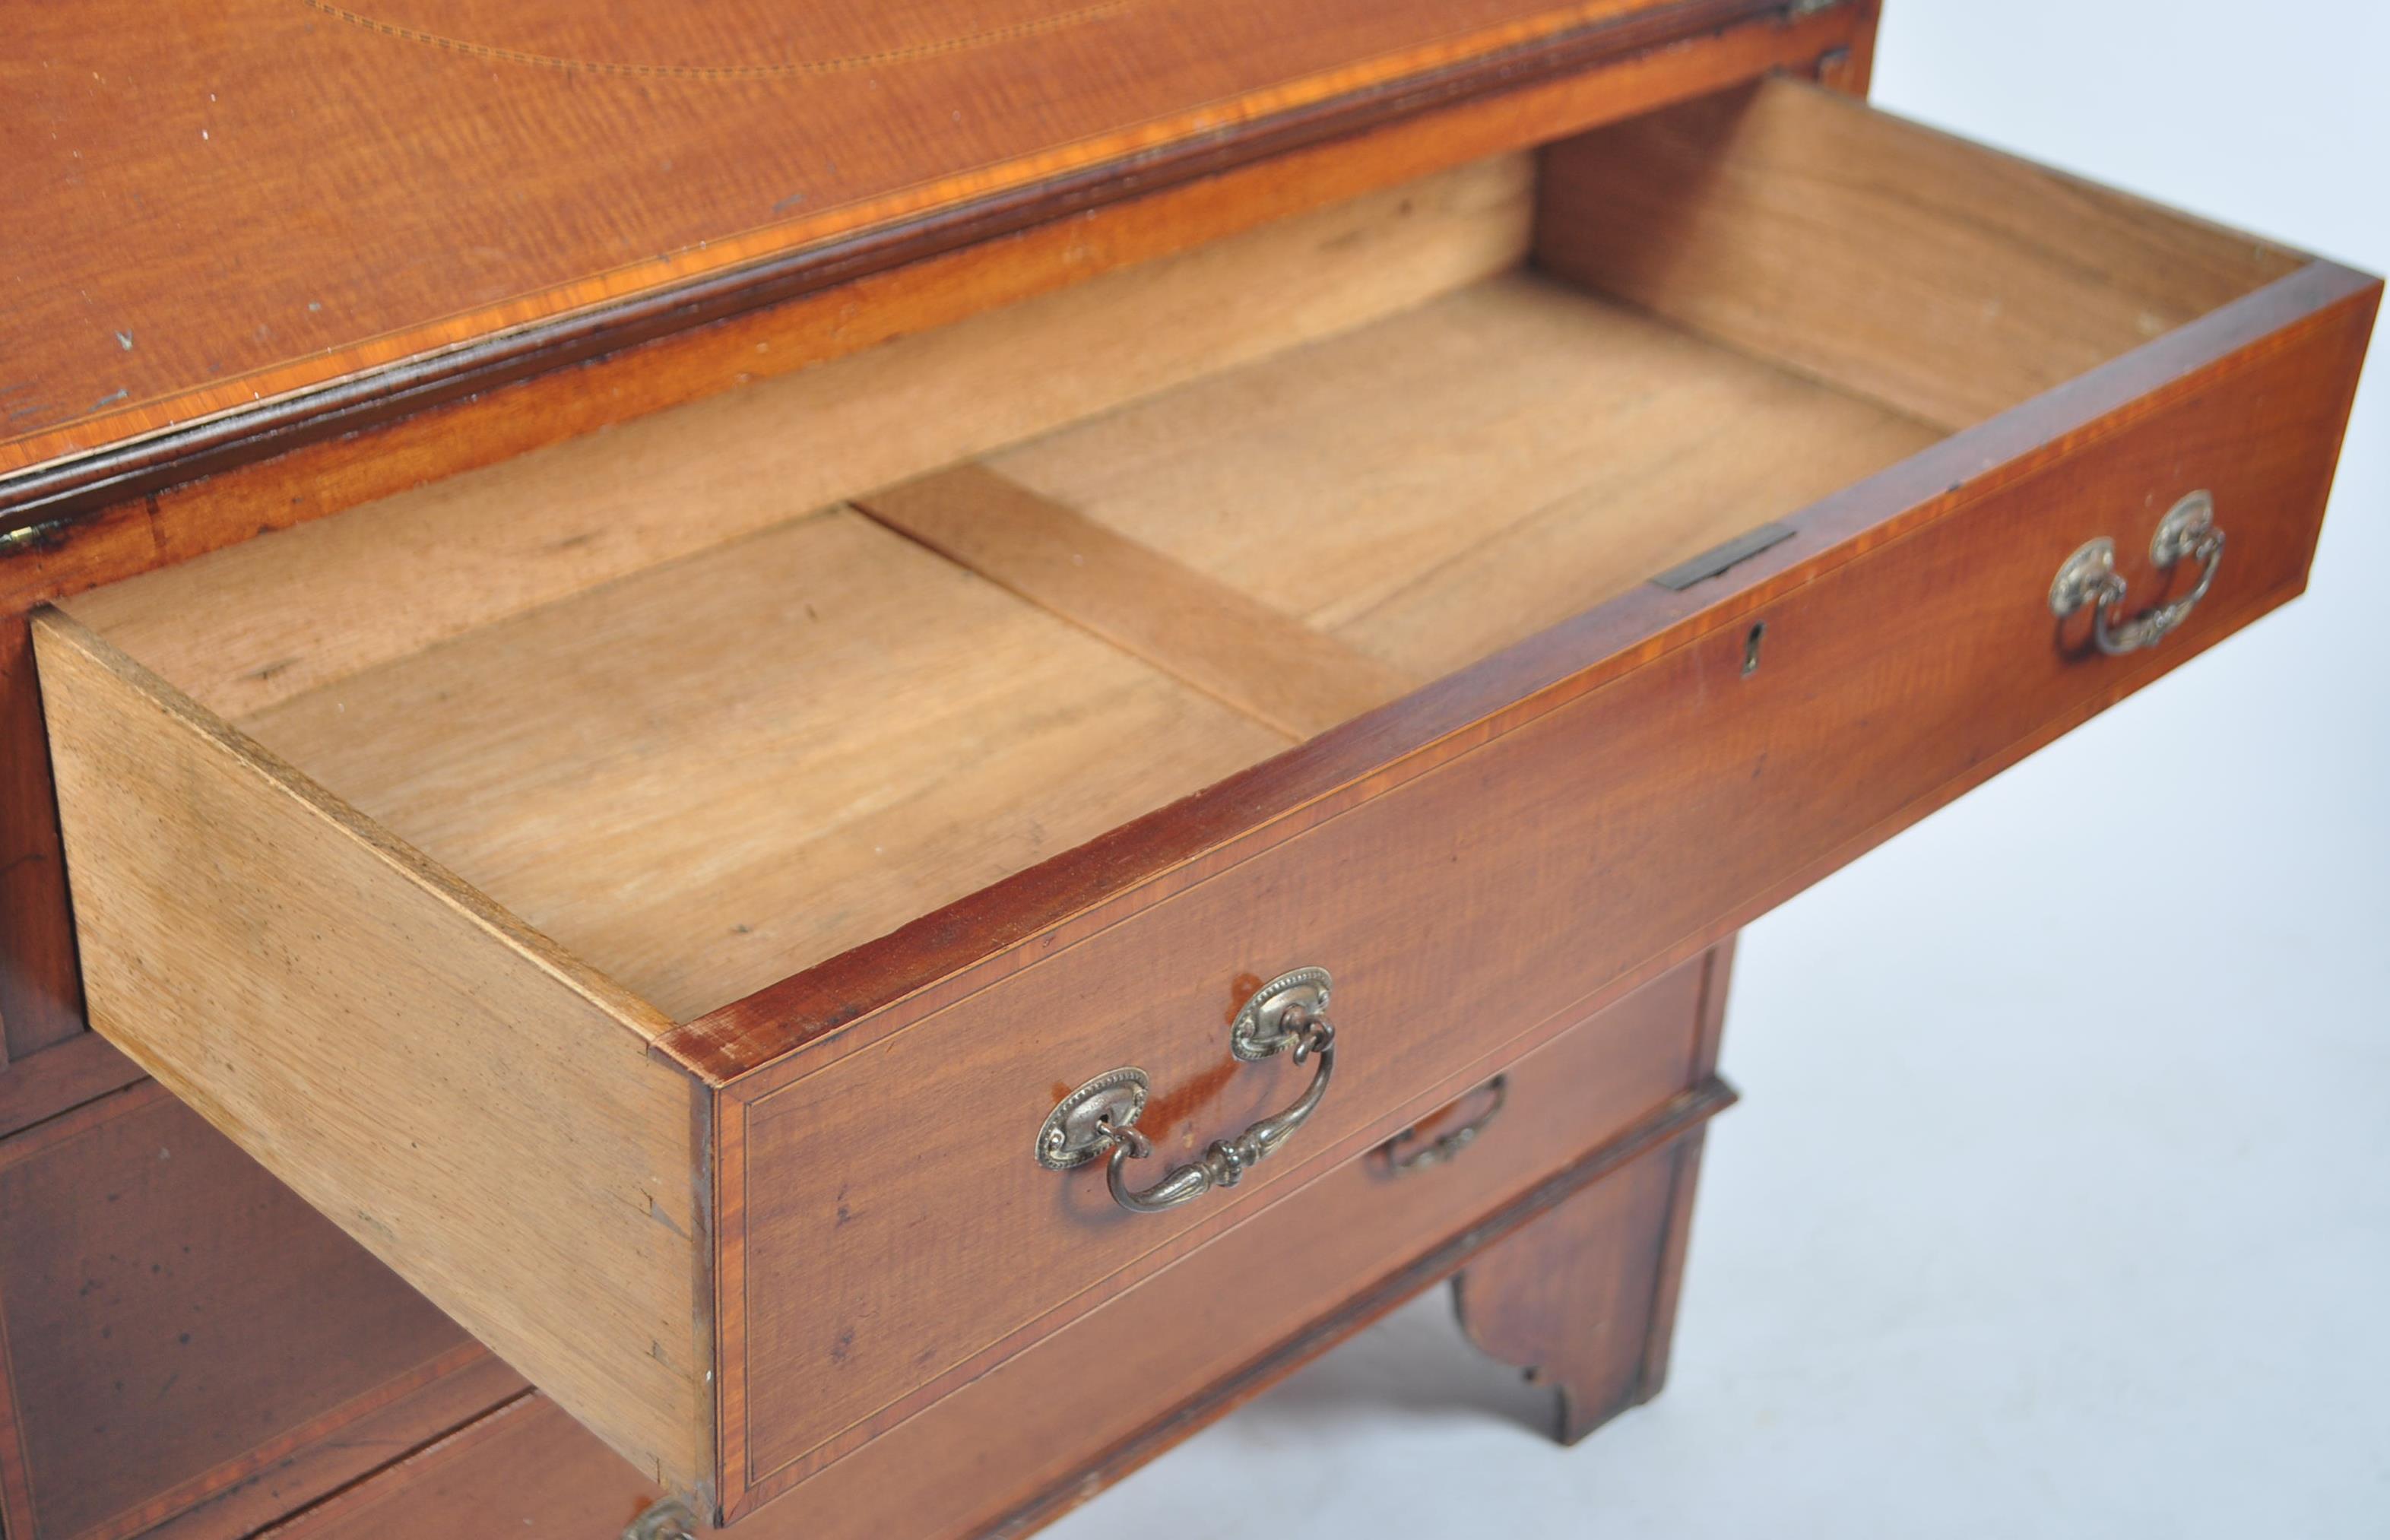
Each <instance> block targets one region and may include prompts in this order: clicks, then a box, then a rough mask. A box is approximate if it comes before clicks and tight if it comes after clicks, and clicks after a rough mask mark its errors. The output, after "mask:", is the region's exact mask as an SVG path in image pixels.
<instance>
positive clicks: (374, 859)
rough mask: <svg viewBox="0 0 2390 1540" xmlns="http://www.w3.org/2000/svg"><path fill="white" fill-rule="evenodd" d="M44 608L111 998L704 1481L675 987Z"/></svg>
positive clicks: (561, 1383) (646, 1446)
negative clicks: (467, 878) (418, 841)
mask: <svg viewBox="0 0 2390 1540" xmlns="http://www.w3.org/2000/svg"><path fill="white" fill-rule="evenodd" d="M35 631H36V639H37V645H38V648H39V651H40V658H41V666H42V677H43V685H44V689H45V698H46V703H47V711H48V718H49V726H50V738H51V744H52V749H53V754H54V757H55V760H56V766H57V774H58V787H59V791H60V796H59V802H60V805H61V806H62V808H63V809H64V810H65V815H64V820H63V821H64V826H65V831H66V842H67V860H68V868H69V871H70V873H71V886H72V890H73V897H74V902H75V906H76V911H77V918H78V921H79V929H80V934H81V937H82V943H83V959H84V981H85V990H86V994H87V996H88V999H89V1002H90V1010H91V1017H92V1024H93V1026H94V1027H95V1028H96V1030H98V1031H99V1032H100V1033H102V1034H103V1035H105V1036H107V1037H108V1038H109V1040H110V1041H112V1042H114V1043H115V1044H116V1045H117V1046H119V1047H121V1048H122V1049H123V1050H124V1051H125V1052H126V1053H127V1054H129V1055H130V1056H131V1057H132V1058H134V1059H135V1060H137V1061H138V1062H139V1063H140V1064H141V1065H142V1066H143V1067H144V1068H145V1069H147V1070H148V1072H150V1073H151V1074H153V1075H155V1076H156V1077H157V1078H158V1079H159V1080H160V1081H161V1082H163V1083H164V1084H166V1085H168V1086H169V1087H170V1088H172V1089H173V1090H174V1091H175V1092H176V1093H177V1094H178V1095H180V1096H181V1097H183V1098H184V1099H185V1100H186V1101H188V1102H189V1103H190V1104H191V1105H192V1106H193V1107H194V1108H196V1109H197V1110H199V1112H200V1113H201V1114H202V1115H203V1116H205V1117H206V1118H207V1119H208V1121H209V1122H211V1123H214V1124H215V1125H216V1126H217V1127H218V1128H220V1129H222V1130H223V1131H224V1132H225V1133H226V1134H227V1135H229V1136H231V1137H232V1139H233V1140H234V1142H235V1143H237V1144H238V1145H239V1146H241V1148H243V1149H247V1150H248V1151H249V1152H250V1153H251V1155H253V1156H255V1157H256V1158H257V1159H258V1160H259V1161H261V1162H262V1163H263V1164H264V1165H265V1166H266V1167H267V1168H268V1169H269V1170H271V1171H273V1172H274V1173H275V1174H276V1175H278V1176H280V1177H281V1178H282V1179H283V1180H284V1181H286V1182H288V1183H289V1184H290V1186H292V1187H295V1188H297V1189H298V1191H299V1192H300V1194H301V1195H302V1197H304V1198H306V1199H307V1200H309V1201H311V1202H313V1203H314V1204H315V1206H316V1207H317V1208H318V1209H321V1210H322V1211H323V1212H324V1213H327V1214H328V1215H329V1216H330V1217H331V1218H332V1219H333V1221H334V1222H335V1223H337V1224H339V1225H340V1226H341V1227H342V1228H343V1229H345V1230H347V1231H348V1232H349V1234H351V1235H352V1236H353V1237H355V1238H356V1239H357V1240H358V1241H359V1242H360V1243H361V1244H363V1245H364V1246H365V1247H366V1250H368V1251H372V1252H373V1253H374V1254H375V1255H377V1256H379V1257H380V1258H381V1259H382V1260H383V1261H384V1262H386V1263H388V1264H390V1265H391V1266H392V1268H394V1269H395V1270H396V1271H397V1272H398V1273H399V1274H400V1275H401V1276H402V1277H405V1278H406V1279H407V1280H408V1281H409V1282H411V1283H413V1284H414V1285H415V1286H416V1287H417V1288H418V1289H419V1290H422V1291H423V1293H424V1294H426V1295H427V1296H429V1297H430V1299H431V1301H432V1302H433V1303H436V1304H438V1305H439V1306H441V1308H443V1309H444V1310H446V1311H447V1312H448V1313H449V1314H450V1315H453V1316H455V1317H456V1319H457V1320H458V1321H459V1322H461V1323H462V1324H463V1325H465V1326H466V1327H467V1328H469V1329H470V1330H472V1331H473V1332H474V1333H475V1334H476V1335H478V1336H479V1337H480V1338H481V1339H482V1341H484V1342H486V1343H488V1344H489V1345H490V1346H491V1347H492V1348H493V1349H495V1351H496V1352H497V1353H498V1354H500V1355H501V1356H503V1357H504V1358H505V1359H506V1360H507V1361H508V1362H509V1363H510V1364H512V1365H514V1366H515V1367H517V1368H519V1369H520V1370H521V1371H522V1372H523V1373H524V1374H525V1375H526V1376H528V1377H529V1378H530V1379H532V1380H533V1381H534V1382H536V1383H538V1384H539V1385H541V1386H542V1387H543V1388H545V1389H546V1390H547V1391H549V1392H551V1393H552V1394H553V1395H555V1397H556V1398H557V1400H558V1401H559V1402H561V1403H562V1404H563V1405H565V1406H566V1407H567V1408H568V1409H570V1410H572V1412H573V1413H574V1414H575V1415H577V1416H579V1417H581V1418H584V1419H585V1420H586V1421H587V1422H588V1423H589V1424H590V1426H591V1427H592V1428H594V1429H596V1430H597V1431H598V1432H599V1433H600V1434H601V1435H602V1436H604V1437H605V1438H606V1439H607V1440H608V1441H609V1442H610V1443H611V1444H613V1445H614V1446H615V1447H616V1448H618V1449H620V1450H621V1451H623V1454H624V1455H626V1456H627V1457H630V1459H631V1460H632V1462H633V1463H634V1464H635V1465H636V1466H637V1467H639V1468H640V1469H642V1470H645V1471H649V1472H650V1473H652V1474H654V1475H655V1476H656V1478H657V1479H658V1480H659V1481H661V1482H663V1483H664V1484H667V1485H673V1486H681V1487H695V1486H697V1485H699V1484H700V1482H702V1481H703V1480H704V1478H705V1477H706V1475H707V1474H708V1473H709V1468H710V1464H711V1448H710V1444H711V1440H710V1438H709V1437H707V1436H706V1434H705V1431H704V1429H705V1427H706V1425H707V1424H708V1423H709V1422H710V1420H711V1414H710V1410H709V1408H708V1407H707V1405H706V1392H705V1387H704V1376H705V1370H706V1367H707V1363H708V1357H709V1354H710V1351H711V1349H710V1343H709V1342H708V1341H707V1340H706V1332H707V1313H705V1312H703V1311H701V1310H700V1306H699V1295H698V1292H697V1289H698V1280H699V1278H700V1275H701V1267H700V1258H701V1256H702V1251H701V1249H702V1248H703V1247H704V1246H705V1245H706V1244H707V1241H706V1237H707V1232H708V1228H709V1226H708V1225H707V1223H706V1216H705V1212H704V1207H703V1203H704V1193H703V1184H702V1182H701V1180H700V1166H699V1164H698V1154H699V1151H698V1149H697V1141H698V1137H699V1135H698V1132H697V1131H698V1130H700V1128H701V1117H700V1115H699V1109H698V1108H697V1106H696V1103H695V1101H694V1100H693V1097H694V1096H695V1090H694V1087H693V1085H692V1084H691V1083H690V1082H689V1081H688V1080H687V1077H685V1076H684V1075H682V1074H681V1073H680V1072H677V1071H675V1070H674V1069H672V1068H670V1067H668V1066H666V1065H664V1064H663V1063H662V1062H660V1061H658V1060H656V1059H651V1058H650V1057H649V1054H648V1051H647V1043H646V1036H647V1035H648V1034H649V1033H652V1032H653V1031H654V1030H655V1026H656V1022H655V1020H653V1019H652V1015H651V1013H649V1012H646V1010H645V1007H639V1006H638V1005H637V1004H636V1002H634V1001H629V1000H627V999H625V998H623V997H620V996H619V995H614V994H612V993H610V986H606V985H604V984H603V983H602V982H601V981H598V980H595V979H593V978H591V977H589V976H587V975H585V973H584V972H583V970H581V969H578V968H577V966H576V965H574V964H572V962H571V961H570V959H568V958H565V957H563V956H560V955H559V954H556V953H555V952H554V951H553V950H552V949H550V948H548V947H546V944H545V943H542V942H541V941H540V939H539V938H538V937H536V936H534V935H532V934H531V933H529V932H527V931H523V930H520V928H518V927H514V926H513V925H511V923H510V922H509V921H508V920H507V919H506V918H505V917H504V916H502V915H499V914H497V913H495V911H493V910H491V909H490V908H489V907H488V906H487V905H486V904H485V902H483V901H482V900H480V899H479V898H478V896H477V895H474V894H472V893H471V892H469V890H464V889H462V888H461V887H460V886H458V885H456V884H455V883H454V882H453V879H447V878H446V877H445V876H444V874H443V873H441V872H439V871H438V870H436V869H435V868H432V867H430V866H429V865H428V864H426V863H424V862H422V860H421V859H420V857H418V856H416V855H415V854H414V853H412V852H409V851H407V850H406V849H405V847H404V846H401V845H398V844H397V843H396V842H395V841H390V840H389V839H388V838H387V837H386V836H383V835H380V834H379V832H378V831H376V830H374V829H373V828H371V826H370V825H366V824H365V823H363V822H362V821H361V820H358V819H357V818H356V817H355V815H353V813H352V812H350V810H348V809H346V808H345V807H343V806H341V804H340V803H338V802H335V801H333V800H332V799H330V798H329V797H328V796H326V795H324V794H323V793H322V792H321V791H320V790H318V789H315V788H313V787H312V786H310V785H309V784H308V783H307V782H305V781H304V780H303V779H302V778H301V777H299V776H297V775H296V774H295V773H294V772H291V771H290V770H289V769H288V768H287V767H285V766H283V765H281V764H277V763H276V762H275V761H274V760H273V759H271V758H270V757H269V756H267V755H266V754H265V753H264V752H263V751H262V750H260V749H258V748H257V746H256V745H254V744H252V743H250V742H249V741H248V740H246V739H244V738H241V737H240V736H239V735H238V734H237V733H235V732H233V731H232V730H231V729H230V728H228V727H225V726H224V725H222V724H221V723H218V722H216V721H215V720H214V719H212V718H211V717H209V716H208V715H207V714H206V713H205V712H201V711H199V709H198V708H197V707H195V706H193V705H192V704H191V703H190V702H189V701H188V700H187V699H184V698H182V697H181V696H180V695H178V694H177V693H176V692H175V691H174V690H173V687H171V686H168V685H166V684H165V683H164V682H163V681H162V680H160V679H158V678H157V677H156V676H155V675H153V674H149V673H148V671H147V670H145V669H143V668H142V667H141V666H140V665H139V664H137V663H135V662H134V661H132V660H130V659H128V658H126V657H124V656H123V655H122V653H119V652H117V651H116V650H115V649H114V648H111V647H109V644H107V643H106V642H104V641H101V640H100V639H99V638H97V637H96V636H94V635H91V634H90V633H89V632H87V631H84V629H83V628H82V627H80V626H79V625H77V624H76V623H75V622H72V621H71V620H68V619H67V618H65V617H64V616H61V615H58V614H57V613H55V612H45V613H43V614H42V615H40V616H38V617H37V618H36V621H35Z"/></svg>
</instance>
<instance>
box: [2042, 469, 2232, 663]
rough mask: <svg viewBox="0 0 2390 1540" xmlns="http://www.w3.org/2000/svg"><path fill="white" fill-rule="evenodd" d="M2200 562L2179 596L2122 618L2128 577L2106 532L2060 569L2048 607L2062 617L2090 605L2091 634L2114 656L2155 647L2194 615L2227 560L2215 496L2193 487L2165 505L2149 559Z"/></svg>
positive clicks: (2168, 563)
mask: <svg viewBox="0 0 2390 1540" xmlns="http://www.w3.org/2000/svg"><path fill="white" fill-rule="evenodd" d="M2186 559H2188V560H2191V561H2196V562H2199V563H2200V564H2201V567H2200V573H2199V583H2198V584H2197V585H2196V586H2195V587H2193V588H2192V589H2191V592H2190V593H2188V594H2185V595H2184V596H2183V597H2180V598H2178V599H2169V600H2168V601H2166V602H2165V603H2164V604H2159V605H2152V607H2150V608H2149V609H2147V610H2142V611H2141V612H2140V613H2139V614H2138V615H2136V616H2134V617H2133V618H2132V619H2131V620H2128V621H2127V620H2119V619H2117V615H2118V613H2119V612H2120V611H2122V610H2123V609H2124V607H2125V580H2124V579H2123V578H2122V577H2119V576H2118V575H2117V574H2116V543H2115V542H2114V541H2113V540H2111V539H2109V538H2108V537H2107V536H2106V535H2104V534H2103V535H2101V537H2100V538H2099V539H2097V540H2093V541H2089V542H2088V543H2086V544H2085V545H2083V546H2082V547H2081V548H2080V549H2079V550H2077V551H2076V552H2075V554H2074V555H2073V556H2070V557H2068V558H2066V560H2065V562H2064V563H2063V564H2062V566H2060V568H2059V569H2058V576H2057V577H2055V578H2053V579H2052V580H2051V581H2050V584H2049V610H2050V613H2051V614H2054V615H2056V616H2057V617H2058V618H2059V619H2060V620H2064V619H2065V618H2066V617H2067V616H2069V615H2072V614H2074V613H2075V611H2076V610H2080V609H2082V608H2083V607H2084V606H2085V605H2089V606H2091V607H2092V608H2091V640H2092V641H2093V642H2094V643H2095V644H2097V645H2098V647H2099V648H2100V650H2101V651H2102V652H2104V653H2106V654H2108V655H2109V656H2110V657H2112V658H2114V657H2122V656H2123V655H2124V654H2126V653H2127V652H2138V651H2139V650H2140V649H2141V648H2145V647H2155V646H2157V645H2158V643H2160V642H2162V641H2164V640H2165V637H2166V634H2167V633H2168V632H2170V631H2172V630H2173V629H2174V628H2175V627H2177V626H2178V625H2180V624H2181V623H2182V622H2185V621H2187V620H2189V619H2190V618H2191V607H2192V606H2193V605H2196V604H2197V603H2198V602H2199V601H2200V600H2201V599H2204V598H2205V597H2207V591H2208V589H2210V588H2211V587H2213V586H2215V584H2216V569H2217V567H2218V566H2220V565H2222V563H2223V560H2224V532H2223V531H2222V530H2219V529H2217V527H2216V499H2215V497H2214V496H2213V495H2212V494H2208V493H2205V492H2194V493H2192V494H2191V495H2190V496H2188V497H2185V498H2184V499H2183V500H2182V501H2181V502H2179V503H2177V504H2176V505H2175V506H2174V507H2172V508H2169V509H2168V510H2167V511H2166V516H2165V518H2164V519H2161V520H2158V528H2157V533H2155V534H2154V535H2152V536H2151V537H2150V560H2151V562H2152V563H2153V564H2154V565H2156V566H2157V567H2159V568H2160V569H2162V570H2171V569H2172V568H2173V567H2174V566H2175V564H2176V563H2178V562H2180V561H2183V560H2186Z"/></svg>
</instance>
